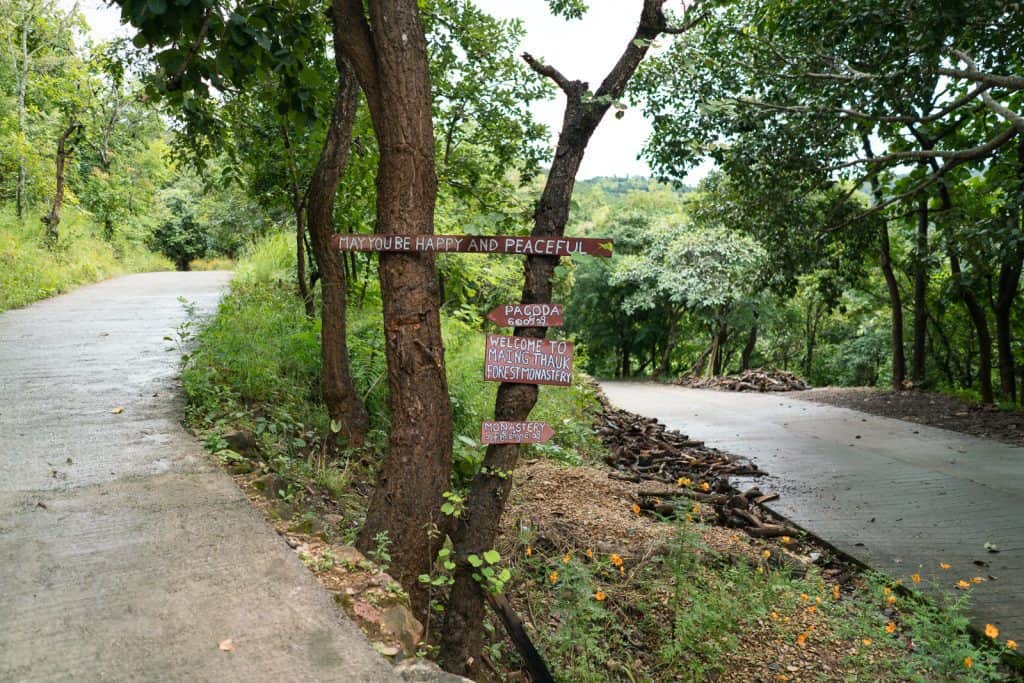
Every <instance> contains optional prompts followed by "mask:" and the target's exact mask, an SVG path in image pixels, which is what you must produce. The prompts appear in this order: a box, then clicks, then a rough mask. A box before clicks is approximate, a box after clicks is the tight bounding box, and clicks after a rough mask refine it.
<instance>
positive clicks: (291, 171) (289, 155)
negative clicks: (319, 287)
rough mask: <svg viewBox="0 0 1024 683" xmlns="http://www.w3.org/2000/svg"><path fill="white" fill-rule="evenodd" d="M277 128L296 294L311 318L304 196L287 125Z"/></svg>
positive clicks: (311, 302) (311, 307) (312, 313)
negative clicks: (292, 228)
mask: <svg viewBox="0 0 1024 683" xmlns="http://www.w3.org/2000/svg"><path fill="white" fill-rule="evenodd" d="M279 130H280V131H281V140H282V142H284V158H285V164H286V165H287V166H288V180H289V184H290V187H289V190H290V191H291V195H292V196H291V199H292V213H294V214H295V279H296V281H297V287H298V290H297V294H298V295H299V298H300V299H302V305H303V307H305V309H306V316H307V317H310V318H312V317H313V315H314V313H315V311H314V310H313V295H312V292H311V291H310V288H309V284H308V282H307V281H306V196H305V195H304V194H303V192H302V188H301V186H300V184H299V169H298V168H297V167H296V165H295V150H294V149H293V148H292V137H291V135H289V134H288V126H286V125H284V124H283V123H282V124H281V125H280V127H279ZM328 135H329V133H328ZM350 135H351V134H350ZM346 148H347V145H346ZM346 155H347V154H346ZM324 189H329V188H324ZM335 189H337V182H335ZM333 206H334V203H333V202H332V203H331V207H332V209H333ZM332 223H333V221H332ZM332 232H333V230H332Z"/></svg>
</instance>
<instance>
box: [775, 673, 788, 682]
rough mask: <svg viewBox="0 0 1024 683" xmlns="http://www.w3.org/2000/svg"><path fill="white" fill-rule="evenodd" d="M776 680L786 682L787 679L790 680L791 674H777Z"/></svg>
mask: <svg viewBox="0 0 1024 683" xmlns="http://www.w3.org/2000/svg"><path fill="white" fill-rule="evenodd" d="M775 680H777V681H782V683H786V681H788V680H789V676H787V675H786V674H775Z"/></svg>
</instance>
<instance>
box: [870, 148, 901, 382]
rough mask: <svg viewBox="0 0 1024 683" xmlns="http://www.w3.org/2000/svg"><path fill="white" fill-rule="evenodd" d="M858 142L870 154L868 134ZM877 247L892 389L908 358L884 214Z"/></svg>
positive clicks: (877, 191) (877, 198)
mask: <svg viewBox="0 0 1024 683" xmlns="http://www.w3.org/2000/svg"><path fill="white" fill-rule="evenodd" d="M861 144H862V145H863V147H864V154H865V156H866V157H868V158H869V159H870V158H873V157H874V153H873V152H872V151H871V141H870V139H869V138H868V136H867V135H862V136H861ZM871 197H872V201H873V202H874V204H875V206H878V205H879V204H881V203H882V185H881V183H879V182H878V177H877V176H875V175H872V176H871ZM878 247H879V252H878V253H879V256H878V261H879V265H880V266H881V268H882V276H883V277H884V278H885V286H886V289H887V290H888V292H889V311H890V317H891V323H890V337H891V339H892V342H891V345H892V388H893V389H894V390H895V391H901V390H902V389H903V382H904V381H905V380H906V378H907V358H906V355H905V354H904V351H903V301H902V297H901V296H900V286H899V282H898V281H897V280H896V273H895V272H893V269H892V252H891V250H890V248H889V224H888V223H887V222H886V221H885V219H884V218H882V219H881V221H880V223H879V225H878Z"/></svg>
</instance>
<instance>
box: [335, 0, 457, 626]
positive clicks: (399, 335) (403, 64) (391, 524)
mask: <svg viewBox="0 0 1024 683" xmlns="http://www.w3.org/2000/svg"><path fill="white" fill-rule="evenodd" d="M333 8H334V16H335V21H336V30H337V31H338V36H337V37H336V41H335V44H336V45H338V46H339V47H340V49H341V50H342V52H343V53H344V56H345V57H346V58H347V60H348V62H349V63H350V64H351V65H352V68H353V70H354V71H355V74H356V77H357V78H358V79H359V83H360V85H361V86H362V88H363V92H365V93H366V99H367V103H368V104H369V108H370V116H371V118H372V120H373V128H374V133H375V134H376V136H377V143H378V147H379V151H380V162H379V166H378V168H377V229H378V231H379V232H382V233H399V234H430V233H433V231H434V203H435V200H436V197H437V175H436V173H435V169H434V128H433V118H432V104H433V102H432V100H431V94H430V69H429V66H428V63H427V46H426V37H425V35H424V32H423V26H422V24H421V23H420V14H419V13H420V8H419V3H418V2H417V1H416V0H390V1H386V0H369V2H368V3H367V5H366V6H364V3H363V1H362V0H334V2H333ZM367 8H368V10H369V15H368V16H367V14H366V9H367ZM380 283H381V297H382V299H383V309H384V338H385V354H386V358H387V366H388V390H389V396H388V399H389V406H390V408H391V411H390V412H391V432H390V434H389V435H388V452H387V456H386V458H385V459H384V462H383V463H382V464H381V467H380V470H379V471H378V475H377V486H376V488H375V489H374V492H373V497H372V498H371V500H370V505H369V509H368V510H367V513H366V523H365V524H364V525H363V529H362V531H360V533H359V537H358V539H357V542H356V545H357V546H358V547H359V548H361V549H363V550H369V549H372V548H373V547H374V546H375V545H377V544H378V543H380V542H383V540H384V539H385V537H386V539H387V542H388V543H389V544H390V548H391V569H390V573H391V575H392V576H394V577H395V578H396V579H397V580H398V581H399V582H400V583H401V584H402V586H403V587H404V588H405V589H406V590H407V591H408V592H409V597H410V600H411V602H412V606H413V609H414V610H415V612H416V613H417V614H418V615H419V616H420V617H421V618H422V617H425V615H426V612H427V593H426V590H425V589H424V588H423V586H422V585H421V584H420V583H419V582H418V580H417V578H418V576H419V575H420V574H424V573H428V572H429V571H430V567H431V566H432V564H433V560H434V555H435V552H436V550H437V547H438V543H439V541H438V539H437V538H436V537H435V536H432V535H431V531H432V530H433V529H435V528H437V527H438V526H440V524H441V523H442V517H441V512H440V509H441V502H442V495H441V494H442V493H444V492H445V491H447V490H448V488H449V487H450V486H451V468H452V462H451V460H452V459H451V455H452V412H451V404H450V402H449V399H448V381H447V378H446V377H445V369H444V347H443V344H442V341H441V319H440V312H439V309H440V303H441V302H440V293H439V291H438V284H437V269H436V267H435V263H434V256H433V254H430V253H410V254H381V256H380Z"/></svg>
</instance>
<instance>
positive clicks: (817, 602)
mask: <svg viewBox="0 0 1024 683" xmlns="http://www.w3.org/2000/svg"><path fill="white" fill-rule="evenodd" d="M814 604H815V605H820V604H821V596H818V595H815V596H814Z"/></svg>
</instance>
